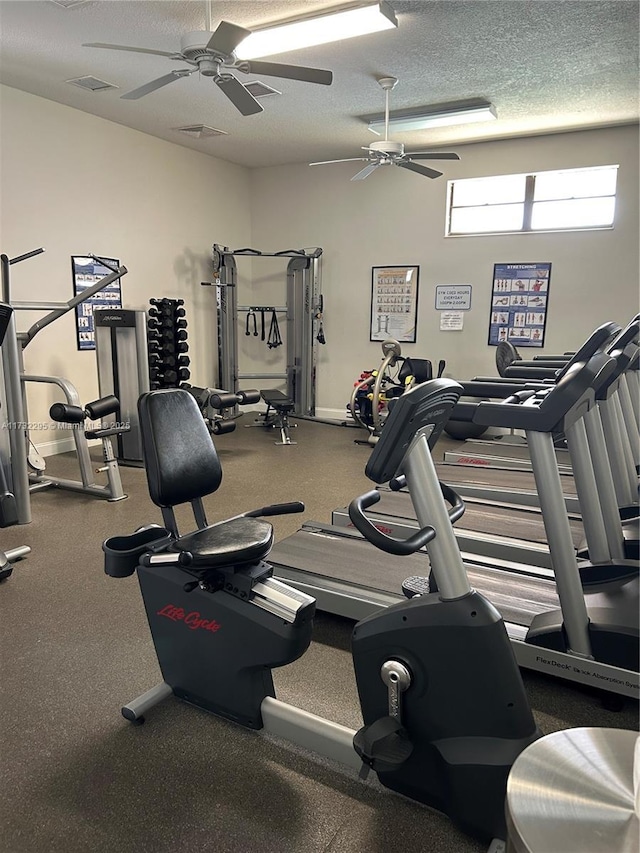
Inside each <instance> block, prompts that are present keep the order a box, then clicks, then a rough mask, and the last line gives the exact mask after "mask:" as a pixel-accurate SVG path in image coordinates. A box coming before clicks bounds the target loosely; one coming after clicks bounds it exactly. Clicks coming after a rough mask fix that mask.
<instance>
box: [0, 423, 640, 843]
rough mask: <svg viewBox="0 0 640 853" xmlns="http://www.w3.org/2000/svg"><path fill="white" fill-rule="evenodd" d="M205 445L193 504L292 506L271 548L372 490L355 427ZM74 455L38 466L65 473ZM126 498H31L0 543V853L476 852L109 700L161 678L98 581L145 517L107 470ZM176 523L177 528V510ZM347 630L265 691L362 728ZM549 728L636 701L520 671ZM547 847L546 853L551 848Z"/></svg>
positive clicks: (137, 491)
mask: <svg viewBox="0 0 640 853" xmlns="http://www.w3.org/2000/svg"><path fill="white" fill-rule="evenodd" d="M249 422H250V420H249V418H248V417H247V416H245V418H244V420H242V419H241V420H240V421H239V426H238V428H237V430H236V431H235V432H234V433H232V434H229V435H226V436H221V437H220V438H219V439H217V440H216V442H217V445H218V448H219V451H220V455H221V459H222V464H223V467H224V479H223V483H222V486H221V488H220V490H219V492H218V493H217V494H216V495H214V496H211V497H210V498H208V499H206V507H207V510H208V513H209V516H210V518H209V520H210V521H215V520H218V519H222V518H225V517H227V516H230V515H233V514H235V513H237V512H242V511H245V510H247V509H251V508H254V507H257V506H261V505H264V504H267V503H273V502H279V501H290V500H303V501H304V502H305V503H306V510H305V513H304V514H303V515H298V516H283V517H279V518H274V519H273V524H274V528H275V534H276V539H277V540H281V539H283V538H284V537H286V536H288V535H289V534H291V533H293V532H295V531H296V530H297V529H298V527H299V525H300V523H301V522H302V520H303V519H305V518H314V519H320V520H327V521H329V519H330V514H331V510H332V509H334V508H335V507H338V506H344V505H345V504H347V503H348V502H349V501H350V500H351V499H352V498H353V497H354V496H355V495H357V494H360V493H362V492H364V491H366V490H368V488H370V486H371V484H370V483H369V481H368V480H367V479H366V478H365V476H364V466H365V464H366V461H367V458H368V455H369V452H370V451H369V449H368V448H367V447H362V446H359V445H356V444H354V438H355V437H356V436H357V435H358V434H357V432H356V431H355V430H352V429H346V428H339V427H333V426H329V425H325V424H318V423H311V422H308V421H299V422H298V427H297V428H296V429H295V430H293V431H292V433H293V438H294V439H295V440H297V442H298V444H297V445H295V446H289V447H278V446H276V445H275V444H274V442H275V440H276V439H277V437H278V436H277V434H276V433H274V432H269V431H266V430H264V429H245V428H244V423H249ZM73 466H74V460H73V458H72V457H70V456H68V455H65V456H64V457H55V458H50V459H49V460H48V469H49V471H50V472H51V473H52V474H62V475H64V476H74V474H73ZM122 479H123V483H124V487H125V491H127V493H128V495H129V497H128V499H127V500H124V501H121V502H118V503H108V502H106V501H102V500H98V499H95V498H92V497H88V496H85V495H79V494H74V493H71V492H63V491H53V490H49V491H46V492H40V493H37V494H35V495H34V496H33V498H32V508H33V522H32V523H31V524H30V525H24V526H20V527H12V528H8V529H5V530H3V531H1V532H0V543H1V545H2V547H4V548H10V547H15V546H17V545H20V544H27V545H29V546H31V548H32V549H33V550H32V553H31V554H30V555H29V556H28V557H27V558H26V559H25V560H23V561H21V562H20V563H18V564H17V565H16V567H15V569H14V572H13V575H12V577H11V578H9V579H8V580H7V581H6V582H5V583H3V584H2V586H1V587H0V609H1V612H2V621H1V628H0V648H1V650H2V652H1V671H0V691H1V694H0V696H1V708H0V711H1V720H2V732H1V735H0V744H1V746H0V760H1V762H2V794H1V796H0V820H1V830H0V849H1V850H2V851H4V853H85V851H86V852H87V853H89V851H90V853H103V851H104V853H107V851H109V853H151V852H152V851H153V853H173V852H174V851H188V853H201V851H202V853H205V851H207V853H227V851H229V853H245V851H246V853H249V851H252V853H253V851H260V853H271V851H273V853H364V851H366V853H395V851H398V850H402V851H403V853H418V851H420V853H436V851H438V853H475V851H481V850H482V849H484V848H483V845H481V844H478V843H477V842H475V841H473V840H470V839H469V838H467V837H466V836H464V835H462V834H461V833H460V832H458V831H457V830H456V829H455V828H453V827H452V825H451V823H450V822H449V821H448V820H447V819H446V818H445V817H443V816H442V815H439V814H437V813H435V812H433V811H432V810H430V809H427V808H425V807H422V806H419V805H417V804H415V803H413V802H409V801H407V800H404V799H402V798H400V797H398V796H395V795H392V794H390V793H389V792H387V791H384V790H382V789H381V788H379V787H378V786H377V785H376V784H375V783H373V784H369V783H362V782H361V781H359V780H358V779H356V778H355V777H354V776H353V775H350V774H349V773H348V772H347V771H343V770H342V769H341V768H340V767H338V766H334V765H331V764H329V763H327V762H323V761H321V760H318V759H316V758H313V757H312V756H309V755H307V754H303V753H300V752H298V751H296V750H293V749H290V748H287V747H286V746H284V745H283V744H280V743H278V742H276V741H274V740H271V739H268V738H266V737H264V736H263V735H261V734H260V733H257V732H250V731H246V730H243V729H241V728H239V727H237V726H235V725H233V724H230V723H227V722H224V721H221V720H217V719H215V718H213V717H212V716H211V715H208V714H206V713H204V712H202V711H199V710H197V709H194V708H192V707H189V706H185V705H183V704H180V703H179V702H178V701H176V700H169V701H167V702H165V703H164V704H162V705H160V706H158V707H157V708H156V709H154V710H153V711H152V712H151V713H150V714H149V716H148V719H147V723H146V724H145V725H144V726H140V727H136V726H132V725H131V724H129V723H127V722H125V721H124V720H123V718H122V717H121V716H120V708H121V706H122V705H123V704H124V703H125V702H127V701H129V700H131V699H133V698H134V697H136V696H138V695H139V694H140V693H142V692H143V691H145V690H147V689H148V688H149V687H151V686H153V685H154V684H156V683H157V682H158V681H159V680H160V678H159V671H158V666H157V663H156V659H155V654H154V651H153V647H152V642H151V638H150V636H149V632H148V627H147V624H146V619H145V615H144V611H143V604H142V601H141V598H140V595H139V591H138V587H137V582H136V579H135V577H132V578H128V579H122V580H116V579H112V578H108V577H106V576H105V575H104V573H103V569H102V551H101V543H102V541H103V540H104V539H106V538H107V537H109V536H113V535H117V534H127V533H130V532H133V530H134V529H135V528H136V527H138V526H140V525H142V524H146V523H149V522H160V521H161V519H160V513H159V510H157V509H156V508H155V507H154V506H153V505H152V504H151V502H150V500H149V498H148V494H147V491H146V482H145V477H144V472H143V471H142V470H139V469H135V468H122ZM179 518H180V522H181V527H182V529H183V530H184V531H185V532H186V531H187V530H189V529H191V524H190V522H189V520H188V513H186V512H181V513H180V516H179ZM351 628H352V625H351V624H350V623H349V622H347V621H346V620H342V619H339V618H337V617H331V616H328V615H326V614H319V615H318V617H317V619H316V625H315V634H314V641H313V643H312V645H311V647H310V649H309V651H308V652H307V654H305V655H304V656H303V657H302V658H301V659H300V660H299V661H297V662H296V663H294V664H292V665H291V666H289V667H286V668H283V669H281V670H278V671H276V673H275V674H274V675H275V681H276V687H277V691H278V695H279V697H280V698H281V699H284V700H285V701H289V702H293V703H294V704H296V705H299V706H301V707H303V708H306V709H308V710H309V711H312V712H314V713H317V714H321V715H323V716H327V717H329V718H331V719H333V720H335V721H337V722H339V723H342V724H344V725H347V726H352V727H357V726H359V725H360V724H361V720H360V715H359V710H358V705H357V698H356V690H355V684H354V681H353V674H352V669H351V662H350V656H349V637H350V632H351ZM525 682H526V686H527V689H528V693H529V696H530V701H531V705H532V707H533V709H534V713H535V716H536V719H537V721H538V724H539V725H540V727H541V728H542V730H543V731H544V732H545V733H548V732H552V731H556V730H558V729H563V728H568V727H575V726H608V727H617V728H627V729H635V728H637V724H638V706H637V704H636V703H633V702H631V701H629V702H627V703H626V704H625V706H624V707H623V708H622V710H620V711H618V712H613V711H609V710H606V709H605V708H604V707H603V705H602V703H601V701H600V697H599V696H598V695H596V694H594V693H592V692H590V691H588V690H584V689H580V688H577V687H573V686H569V685H567V684H563V683H561V682H559V681H555V680H551V679H548V678H544V677H542V676H539V675H536V674H533V673H525ZM557 853H562V851H557Z"/></svg>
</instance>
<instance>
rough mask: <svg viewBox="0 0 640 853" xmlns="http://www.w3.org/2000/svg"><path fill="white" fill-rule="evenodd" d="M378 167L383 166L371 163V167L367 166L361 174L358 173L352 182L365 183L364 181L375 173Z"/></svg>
mask: <svg viewBox="0 0 640 853" xmlns="http://www.w3.org/2000/svg"><path fill="white" fill-rule="evenodd" d="M378 166H382V163H369V165H368V166H365V167H364V169H363V170H362V171H361V172H358V173H357V174H356V175H354V176H353V177H352V178H351V180H352V181H364V179H365V178H368V177H369V175H370V174H371V173H372V172H375V170H376V169H377V168H378Z"/></svg>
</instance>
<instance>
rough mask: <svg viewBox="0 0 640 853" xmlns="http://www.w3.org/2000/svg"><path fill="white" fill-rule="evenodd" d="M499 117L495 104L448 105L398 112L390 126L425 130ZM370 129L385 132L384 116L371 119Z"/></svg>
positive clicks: (397, 128) (390, 118)
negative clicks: (410, 111)
mask: <svg viewBox="0 0 640 853" xmlns="http://www.w3.org/2000/svg"><path fill="white" fill-rule="evenodd" d="M496 118H498V114H497V112H496V108H495V107H494V106H493V104H490V103H488V102H487V103H483V104H476V105H474V106H460V107H458V108H456V107H448V108H443V109H433V110H425V109H423V110H422V111H421V112H413V113H404V114H403V115H400V114H396V115H390V116H389V127H390V128H392V129H393V130H395V131H397V132H402V131H409V130H425V129H426V128H430V127H447V126H448V125H453V124H471V123H472V122H475V121H491V120H493V119H496ZM368 121H369V130H371V131H373V133H377V134H378V135H380V134H381V133H384V117H381V118H375V119H369V120H368Z"/></svg>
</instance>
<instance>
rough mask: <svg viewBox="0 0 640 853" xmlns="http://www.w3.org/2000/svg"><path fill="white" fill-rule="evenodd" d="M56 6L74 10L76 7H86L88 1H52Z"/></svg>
mask: <svg viewBox="0 0 640 853" xmlns="http://www.w3.org/2000/svg"><path fill="white" fill-rule="evenodd" d="M51 2H52V3H55V4H56V6H62V8H63V9H73V7H74V6H84V5H85V3H87V2H88V0H51Z"/></svg>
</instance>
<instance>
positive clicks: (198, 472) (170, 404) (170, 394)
mask: <svg viewBox="0 0 640 853" xmlns="http://www.w3.org/2000/svg"><path fill="white" fill-rule="evenodd" d="M138 413H139V416H140V426H141V434H142V439H143V441H142V447H143V454H144V460H145V468H146V473H147V483H148V486H149V496H150V497H151V500H152V501H153V502H154V504H156V506H158V507H160V508H161V509H162V511H163V517H164V518H165V523H166V524H167V526H168V527H169V530H170V532H171V533H172V535H173V536H174V537H175V538H174V540H173V542H172V543H171V544H170V546H169V547H168V548H167V549H166V550H167V551H173V552H176V551H177V552H180V553H181V558H180V565H182V566H189V570H190V572H192V569H194V568H202V569H203V570H206V569H216V568H217V569H221V568H233V567H235V566H242V565H246V564H247V563H259V562H260V560H262V559H263V557H266V555H267V554H268V553H269V551H270V550H271V547H272V545H273V527H272V526H271V524H269V523H268V522H266V521H262V520H260V519H258V518H253V517H251V516H249V515H247V516H236V517H234V518H230V519H227V520H225V521H221V522H218V523H216V524H212V525H209V524H207V522H206V518H205V514H204V507H203V505H202V498H203V497H205V496H206V495H210V494H213V493H214V492H216V491H217V490H218V488H219V486H220V483H221V482H222V466H221V464H220V459H219V457H218V453H217V451H216V448H215V445H214V443H213V441H212V440H211V435H210V434H209V430H208V428H207V425H206V424H205V421H204V418H203V417H202V414H201V412H200V410H199V408H198V404H197V402H196V400H195V398H194V397H193V395H192V394H189V393H188V392H187V391H184V390H176V389H164V390H158V391H151V392H150V393H148V394H143V395H142V396H141V397H140V399H139V401H138ZM176 424H180V430H179V431H176V429H175V425H176ZM187 502H191V504H192V507H193V509H194V512H195V513H196V519H197V523H198V529H197V530H195V531H194V532H192V533H187V534H185V535H184V536H180V535H179V534H178V531H177V526H176V525H175V517H174V515H173V507H175V506H177V505H178V504H182V503H187ZM192 573H193V572H192Z"/></svg>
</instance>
